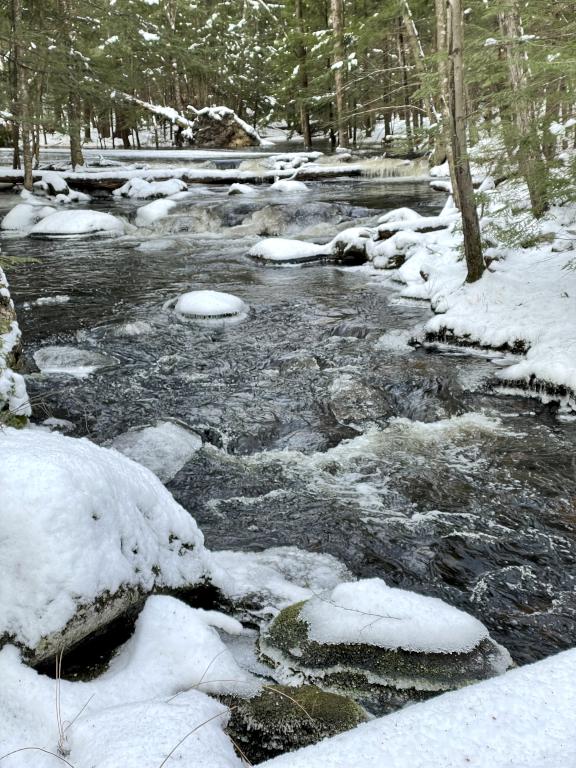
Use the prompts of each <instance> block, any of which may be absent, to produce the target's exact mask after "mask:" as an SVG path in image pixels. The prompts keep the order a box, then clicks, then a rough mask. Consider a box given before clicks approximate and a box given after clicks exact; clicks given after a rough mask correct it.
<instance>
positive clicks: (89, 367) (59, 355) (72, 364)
mask: <svg viewBox="0 0 576 768" xmlns="http://www.w3.org/2000/svg"><path fill="white" fill-rule="evenodd" d="M34 362H35V363H36V365H37V366H38V368H40V370H41V371H42V373H46V374H51V373H58V374H65V375H68V376H77V377H79V378H82V377H84V376H89V375H90V374H91V373H94V372H95V371H97V370H98V369H99V368H106V367H108V366H110V365H114V364H115V362H116V361H115V360H114V359H113V358H111V357H108V356H107V355H103V354H102V353H101V352H94V351H92V350H89V349H78V348H77V347H42V348H41V349H39V350H37V351H36V352H35V353H34Z"/></svg>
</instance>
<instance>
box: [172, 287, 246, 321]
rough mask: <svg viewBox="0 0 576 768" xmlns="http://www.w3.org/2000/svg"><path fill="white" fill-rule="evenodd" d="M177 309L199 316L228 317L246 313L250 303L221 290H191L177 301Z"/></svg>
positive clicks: (189, 315) (187, 314)
mask: <svg viewBox="0 0 576 768" xmlns="http://www.w3.org/2000/svg"><path fill="white" fill-rule="evenodd" d="M175 311H176V312H177V313H178V314H179V315H185V316H186V317H197V318H207V319H211V318H216V319H219V318H226V317H237V316H239V315H245V314H246V313H247V312H248V305H247V304H245V303H244V302H243V301H242V299H240V298H238V296H232V294H230V293H222V292H220V291H190V292H189V293H184V294H183V295H182V296H180V297H179V299H178V300H177V301H176V305H175Z"/></svg>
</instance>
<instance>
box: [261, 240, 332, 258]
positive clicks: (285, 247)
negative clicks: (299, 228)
mask: <svg viewBox="0 0 576 768" xmlns="http://www.w3.org/2000/svg"><path fill="white" fill-rule="evenodd" d="M248 255H249V256H251V257H252V258H253V259H258V260H259V261H265V262H270V263H271V264H304V263H306V262H309V261H321V260H322V259H324V258H327V257H328V256H329V255H330V246H329V245H316V243H304V242H302V241H301V240H288V239H286V238H283V237H272V238H268V239H267V240H261V241H260V242H259V243H257V244H256V245H255V246H253V247H252V248H251V249H250V251H249V252H248Z"/></svg>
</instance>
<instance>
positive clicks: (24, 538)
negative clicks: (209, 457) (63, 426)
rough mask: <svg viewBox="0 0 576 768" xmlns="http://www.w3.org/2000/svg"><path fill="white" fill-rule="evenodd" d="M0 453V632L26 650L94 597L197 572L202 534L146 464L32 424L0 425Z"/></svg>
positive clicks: (175, 582)
mask: <svg viewBox="0 0 576 768" xmlns="http://www.w3.org/2000/svg"><path fill="white" fill-rule="evenodd" d="M0 455H1V456H2V462H0V509H2V516H1V517H0V572H1V573H2V591H1V592H0V638H1V637H2V636H4V638H6V637H13V638H15V639H16V640H17V641H18V642H19V643H21V644H22V645H24V646H27V647H28V648H34V647H35V646H37V645H38V643H39V642H40V641H41V639H42V638H45V637H46V636H49V635H51V634H52V633H57V632H59V631H60V630H62V629H64V627H66V625H67V623H68V622H70V621H71V620H72V619H73V618H74V617H75V615H76V613H77V611H78V609H79V608H80V607H82V606H85V605H89V604H90V603H92V602H93V601H95V600H96V599H97V598H101V599H102V601H103V606H105V605H106V600H107V598H105V596H106V595H110V596H114V595H116V594H119V593H121V592H123V591H124V592H125V591H127V590H136V591H137V592H142V593H146V592H149V591H151V590H152V589H154V588H155V587H162V586H165V587H178V586H182V585H193V584H195V583H197V582H198V581H199V580H200V579H201V578H202V577H203V575H204V572H205V554H204V547H203V538H202V534H201V533H200V531H199V530H198V527H197V526H196V523H195V522H194V520H193V519H192V517H191V516H190V515H189V514H188V513H187V512H186V511H185V510H184V509H183V508H182V507H180V506H179V505H178V504H177V503H176V502H175V501H174V499H173V498H172V496H171V495H170V494H169V493H168V491H166V489H165V488H164V486H163V485H162V484H161V483H160V482H159V480H158V479H157V478H156V477H155V476H154V475H153V474H152V473H151V472H150V471H149V470H147V469H145V468H144V467H141V466H140V465H139V464H136V463H135V462H133V461H130V460H129V459H127V458H125V457H124V456H122V454H119V453H117V452H116V451H112V450H109V449H106V448H100V447H98V446H96V445H94V444H93V443H91V442H89V441H88V440H85V439H82V440H78V439H74V438H69V437H64V436H62V435H59V434H57V433H49V432H44V431H41V430H36V429H27V430H22V431H18V430H14V429H5V430H2V431H0ZM99 610H102V612H104V611H103V609H102V608H100V609H99ZM90 623H91V622H90V619H89V618H85V620H84V621H83V623H82V625H81V626H80V627H79V632H80V633H81V634H82V633H83V635H86V634H88V633H89V632H90V631H91V630H93V629H94V627H93V626H91V625H90Z"/></svg>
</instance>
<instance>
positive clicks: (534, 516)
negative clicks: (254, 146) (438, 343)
mask: <svg viewBox="0 0 576 768" xmlns="http://www.w3.org/2000/svg"><path fill="white" fill-rule="evenodd" d="M104 154H105V153H104ZM135 157H137V153H131V154H130V158H131V159H132V158H135ZM309 186H310V192H309V193H308V195H307V196H306V203H305V204H303V202H302V200H301V199H299V198H296V199H294V198H293V197H292V196H286V195H283V196H282V195H276V196H275V195H274V194H273V193H271V192H268V191H266V190H264V189H263V190H262V191H261V192H260V193H259V194H258V195H257V196H254V197H251V196H250V197H245V196H234V197H229V196H227V194H226V188H222V187H218V186H215V187H209V186H193V187H191V189H190V191H189V193H188V194H187V196H186V197H185V198H184V199H182V200H180V201H179V202H178V206H177V208H176V210H175V211H174V212H173V213H172V214H171V215H170V216H169V217H168V218H166V219H163V220H161V221H158V222H157V223H156V224H155V225H154V229H153V230H142V229H141V230H138V229H137V228H136V227H130V231H129V233H128V234H127V235H126V236H125V237H123V238H121V239H86V240H31V239H21V238H14V237H7V236H3V237H2V242H1V245H2V254H3V256H4V257H8V258H9V259H10V258H11V257H14V258H22V257H25V258H26V262H24V263H18V264H14V266H12V267H9V268H8V269H7V270H6V271H7V274H8V277H9V280H10V284H11V288H12V292H13V297H14V300H15V302H16V305H17V309H18V314H19V321H20V325H21V327H22V330H23V334H24V340H25V346H26V354H25V358H26V361H27V364H28V366H29V371H30V373H29V375H28V377H27V378H28V387H29V392H30V395H31V398H32V400H33V402H34V409H35V419H36V421H39V422H42V421H43V420H44V419H46V418H48V417H52V418H58V419H65V420H67V421H69V422H71V423H72V425H73V428H72V431H71V432H70V434H73V435H75V436H88V437H90V439H92V440H94V441H95V442H97V443H100V444H110V442H111V441H112V440H113V439H114V438H116V437H117V436H118V435H120V434H122V433H125V432H126V431H127V430H130V429H133V428H138V427H142V426H149V425H154V424H156V423H157V422H158V421H166V420H173V421H177V422H178V423H180V424H182V425H186V426H188V427H189V428H191V429H192V430H194V431H195V432H197V433H198V434H199V435H200V436H201V437H202V440H203V445H202V448H201V449H200V450H199V451H198V452H197V453H196V454H194V456H193V457H192V458H191V459H190V460H189V461H188V462H187V463H186V464H185V466H184V467H183V468H182V469H181V470H180V471H179V472H178V473H177V474H176V475H175V476H174V477H173V478H172V479H171V480H170V481H169V482H168V483H167V486H168V488H169V489H170V491H171V492H172V493H173V494H174V496H175V498H176V499H177V500H178V501H179V502H180V503H181V504H182V505H183V506H184V507H185V508H186V509H187V510H189V512H190V513H191V514H192V515H193V516H194V517H195V518H196V520H197V521H198V524H199V525H200V527H201V528H202V530H203V532H204V534H205V537H206V543H207V546H209V547H210V548H213V549H244V550H259V549H264V548H267V547H271V546H279V545H296V546H298V547H301V548H303V549H307V550H311V551H318V552H328V553H330V554H333V555H335V556H336V557H338V558H339V559H341V560H342V561H343V562H345V563H346V564H347V565H348V567H349V568H350V569H351V570H352V571H353V572H354V573H355V574H357V575H358V576H361V577H369V576H380V577H382V578H384V579H385V580H386V581H387V582H388V583H390V584H393V585H395V586H400V587H403V588H407V589H413V590H416V591H418V592H422V593H425V594H429V595H434V596H437V597H441V598H443V599H444V600H447V601H448V602H449V603H451V604H453V605H456V606H458V607H460V608H462V609H464V610H466V611H469V612H471V613H472V614H474V615H475V616H477V617H478V618H479V619H481V620H482V621H484V622H485V623H486V624H487V625H488V627H489V628H490V630H491V632H492V634H493V636H494V637H495V638H496V639H497V640H498V641H499V642H501V643H502V644H504V645H505V646H506V647H507V648H508V649H509V650H510V652H511V653H512V655H513V657H514V659H515V661H516V662H517V663H520V664H522V663H526V662H530V661H535V660H537V659H540V658H542V657H545V656H547V655H550V654H552V653H554V652H556V651H559V650H561V649H564V648H568V647H571V646H573V645H574V643H575V641H576V570H575V564H576V461H575V456H576V454H575V447H576V423H575V422H574V421H562V420H559V419H558V418H557V415H556V412H555V408H554V406H552V405H548V406H546V405H543V404H541V403H540V402H538V401H536V400H532V399H528V398H521V397H509V396H508V397H507V396H504V395H502V394H498V393H497V392H495V391H493V390H492V389H491V386H490V383H491V380H492V377H493V373H494V371H495V370H496V367H495V366H497V365H498V364H499V363H501V361H500V360H499V356H498V355H497V354H496V353H495V354H493V355H489V354H486V353H482V354H480V353H478V352H474V351H466V350H455V349H449V348H446V349H436V348H432V349H426V348H422V347H420V348H418V347H417V348H414V347H412V346H409V345H408V343H407V342H408V341H409V340H410V338H411V337H412V335H413V334H414V333H416V332H417V330H418V328H419V327H420V326H421V325H422V324H423V323H425V322H426V320H427V319H428V318H429V317H430V309H429V307H428V306H427V305H426V304H424V303H418V302H410V301H406V300H403V299H402V298H401V297H400V295H399V291H398V286H397V285H395V284H394V282H393V274H392V273H375V272H374V270H372V269H370V268H368V267H366V266H362V267H339V266H335V265H331V264H314V265H307V266H305V267H294V266H286V267H268V266H263V265H261V264H258V263H256V262H255V261H253V260H251V259H250V258H249V257H248V256H247V255H246V254H247V251H248V250H249V248H250V247H251V245H253V244H254V243H255V242H257V241H258V240H260V239H261V238H262V237H263V236H265V235H263V234H258V232H257V231H256V230H258V229H260V230H262V229H266V228H267V229H268V230H269V231H270V234H275V233H278V234H280V235H282V236H286V237H294V236H297V235H304V236H308V237H314V239H315V240H316V241H317V242H322V241H328V240H330V239H331V238H332V236H333V235H334V234H335V233H336V232H337V230H338V229H339V228H340V229H342V228H343V227H344V226H353V225H354V224H355V222H361V223H362V222H370V221H374V220H375V219H374V217H375V216H377V215H379V214H381V213H383V212H386V211H388V210H391V209H393V208H397V207H401V206H409V207H412V208H415V209H416V210H418V211H419V212H421V213H428V214H430V215H432V214H435V213H437V212H439V211H440V210H441V208H442V206H443V204H444V201H445V198H444V195H443V194H441V193H438V192H434V191H432V190H431V189H430V188H429V186H428V184H427V183H426V182H422V181H411V180H404V179H354V180H352V179H335V180H330V181H325V182H318V183H313V184H310V185H309ZM12 204H13V197H12V196H11V195H9V194H8V193H7V192H1V193H0V215H3V214H4V212H5V211H6V210H7V209H8V208H9V207H11V205H12ZM142 204H144V201H134V200H125V199H120V200H119V199H115V198H112V197H111V196H108V195H106V196H102V197H95V198H94V199H93V201H92V203H91V204H90V205H91V207H93V208H95V209H97V210H102V211H107V212H110V213H113V214H115V215H117V216H121V217H124V218H125V219H127V220H128V221H132V220H133V217H134V212H135V209H136V208H137V207H138V206H139V205H142ZM268 206H272V210H270V209H267V207H268ZM265 208H266V209H267V210H266V211H264V212H262V209H265ZM255 214H257V215H255ZM346 222H347V223H346ZM203 288H211V289H214V290H220V291H226V292H229V293H232V294H235V295H237V296H240V297H241V298H242V299H243V300H244V301H245V302H247V303H248V304H249V306H250V314H249V316H248V318H246V319H245V320H243V321H242V322H237V323H234V322H231V323H225V324H223V323H220V324H214V323H212V324H209V323H199V322H193V321H190V320H183V319H178V318H177V317H176V316H175V315H174V313H173V311H172V310H171V309H170V308H169V307H166V303H167V302H168V301H169V300H171V299H174V298H175V297H177V296H178V295H179V294H181V293H184V292H186V291H189V290H196V289H203ZM55 296H66V297H68V299H66V300H64V299H62V300H61V301H62V302H64V301H65V303H51V302H52V301H53V297H55ZM46 298H48V299H49V301H48V303H40V304H36V303H35V302H36V301H37V300H38V299H46ZM54 346H55V347H66V348H69V347H75V348H79V349H82V350H87V351H88V352H90V353H97V354H99V355H105V356H106V358H107V360H106V362H107V364H106V365H105V366H104V367H102V368H100V369H99V370H98V371H96V372H95V373H93V374H92V375H90V376H86V377H83V378H80V377H72V376H69V375H62V374H60V375H58V374H50V375H49V374H39V373H37V372H33V371H34V366H33V364H32V357H33V354H34V353H35V352H36V351H37V350H38V349H40V348H44V347H54Z"/></svg>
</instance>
